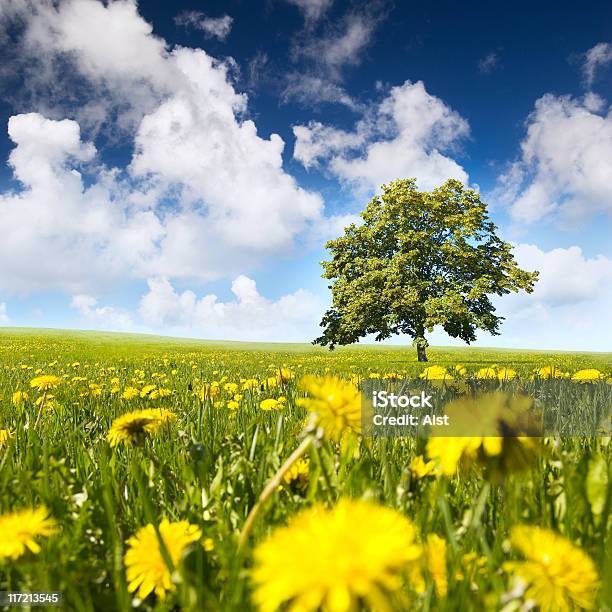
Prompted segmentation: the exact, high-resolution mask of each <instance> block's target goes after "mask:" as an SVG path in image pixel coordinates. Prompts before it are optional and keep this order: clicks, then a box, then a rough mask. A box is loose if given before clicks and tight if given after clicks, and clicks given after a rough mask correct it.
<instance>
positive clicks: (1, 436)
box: [0, 429, 15, 448]
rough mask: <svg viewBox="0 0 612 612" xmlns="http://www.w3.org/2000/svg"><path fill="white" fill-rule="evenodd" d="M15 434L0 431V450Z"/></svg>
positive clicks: (8, 430)
mask: <svg viewBox="0 0 612 612" xmlns="http://www.w3.org/2000/svg"><path fill="white" fill-rule="evenodd" d="M14 435H15V434H14V433H13V432H12V431H11V430H10V429H0V448H2V447H3V446H4V445H5V444H6V443H7V442H8V439H9V438H12V437H13V436H14Z"/></svg>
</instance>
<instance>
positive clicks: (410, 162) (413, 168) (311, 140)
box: [293, 81, 469, 190]
mask: <svg viewBox="0 0 612 612" xmlns="http://www.w3.org/2000/svg"><path fill="white" fill-rule="evenodd" d="M293 132H294V135H295V137H296V144H295V148H294V157H295V158H296V159H297V160H298V161H300V162H302V163H303V164H304V166H305V167H311V166H313V165H316V164H319V163H321V162H325V164H326V168H327V170H328V171H329V172H331V173H332V174H333V175H335V176H336V177H338V178H339V179H341V180H343V181H346V182H348V183H351V184H353V185H354V186H356V187H357V188H358V189H362V190H375V189H377V188H378V187H379V186H380V185H381V184H382V183H384V182H388V181H390V180H394V179H396V178H405V177H413V176H416V177H418V179H419V185H420V187H421V188H424V189H430V188H432V187H434V186H437V185H439V184H440V183H441V182H443V181H444V180H446V179H448V178H457V179H459V180H461V181H464V182H465V181H467V179H468V177H467V173H466V172H465V170H464V169H463V168H462V167H461V166H460V165H459V164H458V163H457V162H455V161H454V160H453V159H452V158H450V157H448V156H446V155H444V154H443V153H442V152H441V151H445V150H449V149H452V148H453V147H455V146H456V145H457V144H458V142H460V140H461V139H462V138H464V137H466V136H467V135H468V134H469V126H468V123H467V121H466V120H465V119H463V118H462V117H461V116H460V115H459V114H458V113H457V112H456V111H453V110H452V109H451V108H449V107H448V106H447V105H446V104H445V103H444V102H443V101H442V100H440V99H439V98H437V97H435V96H433V95H431V94H429V93H428V92H427V91H426V90H425V86H424V85H423V83H422V82H421V81H418V82H416V83H411V82H410V81H406V82H405V83H404V84H403V85H401V86H399V87H393V88H392V89H391V91H390V93H389V95H388V96H387V97H386V98H385V99H384V100H383V101H382V102H381V103H380V104H379V105H378V106H376V107H375V108H374V109H373V111H372V112H370V113H369V114H366V115H365V116H364V118H363V119H362V120H360V121H359V122H358V123H357V124H356V126H355V129H354V130H353V131H351V132H347V131H343V130H338V129H335V128H333V127H330V126H325V125H323V124H321V123H318V122H312V123H310V124H308V125H305V126H304V125H301V126H294V128H293Z"/></svg>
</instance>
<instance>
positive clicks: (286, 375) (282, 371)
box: [276, 368, 293, 385]
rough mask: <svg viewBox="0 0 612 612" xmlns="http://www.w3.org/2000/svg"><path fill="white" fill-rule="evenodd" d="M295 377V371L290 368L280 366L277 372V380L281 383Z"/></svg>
mask: <svg viewBox="0 0 612 612" xmlns="http://www.w3.org/2000/svg"><path fill="white" fill-rule="evenodd" d="M292 378H293V372H292V371H291V370H290V369H289V368H279V370H278V371H277V372H276V380H277V382H278V383H279V384H281V385H282V384H285V383H287V382H289V381H290V380H291V379H292Z"/></svg>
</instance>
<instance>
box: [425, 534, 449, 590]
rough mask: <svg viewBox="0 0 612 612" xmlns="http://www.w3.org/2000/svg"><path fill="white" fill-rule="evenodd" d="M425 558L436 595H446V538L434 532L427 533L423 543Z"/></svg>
mask: <svg viewBox="0 0 612 612" xmlns="http://www.w3.org/2000/svg"><path fill="white" fill-rule="evenodd" d="M425 560H426V565H427V570H428V572H429V574H430V576H431V577H432V579H433V582H434V587H435V589H436V593H437V595H438V597H446V593H447V591H448V576H447V571H446V540H444V539H443V538H441V537H440V536H439V535H436V534H435V533H431V534H429V535H428V536H427V542H426V544H425Z"/></svg>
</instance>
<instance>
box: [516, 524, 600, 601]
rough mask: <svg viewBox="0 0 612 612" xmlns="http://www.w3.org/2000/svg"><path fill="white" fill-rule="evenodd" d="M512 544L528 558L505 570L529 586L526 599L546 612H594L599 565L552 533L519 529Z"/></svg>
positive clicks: (538, 528) (536, 528) (542, 530)
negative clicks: (579, 611)
mask: <svg viewBox="0 0 612 612" xmlns="http://www.w3.org/2000/svg"><path fill="white" fill-rule="evenodd" d="M510 542H511V544H512V545H513V546H514V548H516V549H518V550H519V551H520V552H521V553H522V555H523V556H524V557H525V560H524V561H509V562H507V563H505V564H504V569H505V570H507V571H510V572H512V573H513V574H514V575H515V576H518V577H519V578H520V579H521V580H522V581H523V582H525V583H526V584H527V590H526V592H525V596H526V597H527V598H528V599H531V600H534V601H535V602H536V603H537V605H538V607H539V609H540V610H542V612H557V611H559V610H573V609H575V608H585V609H587V610H588V609H591V608H593V607H594V604H595V597H596V594H597V589H598V587H599V579H598V576H597V570H596V568H595V564H594V563H593V561H592V560H591V558H590V557H589V556H588V555H587V554H586V553H585V552H584V551H583V550H581V549H580V548H578V547H576V546H574V545H573V544H572V543H571V542H570V541H569V540H567V539H566V538H564V537H562V536H560V535H558V534H557V533H555V532H554V531H551V530H549V529H542V528H540V527H532V526H528V525H519V526H517V527H514V528H513V529H512V531H511V533H510Z"/></svg>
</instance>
